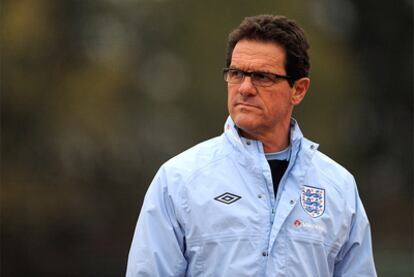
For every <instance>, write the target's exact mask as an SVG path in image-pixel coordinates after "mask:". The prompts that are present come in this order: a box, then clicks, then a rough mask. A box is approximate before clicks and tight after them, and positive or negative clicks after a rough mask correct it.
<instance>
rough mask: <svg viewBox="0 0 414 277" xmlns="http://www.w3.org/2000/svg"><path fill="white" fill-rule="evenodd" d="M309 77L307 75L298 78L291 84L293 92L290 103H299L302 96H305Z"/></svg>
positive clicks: (294, 104)
mask: <svg viewBox="0 0 414 277" xmlns="http://www.w3.org/2000/svg"><path fill="white" fill-rule="evenodd" d="M309 85H310V79H309V78H307V77H304V78H301V79H298V80H296V81H295V83H294V84H293V94H292V99H291V103H292V105H293V106H296V105H299V104H300V102H302V100H303V98H305V95H306V92H307V91H308V89H309Z"/></svg>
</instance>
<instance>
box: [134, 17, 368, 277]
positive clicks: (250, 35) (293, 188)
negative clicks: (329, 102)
mask: <svg viewBox="0 0 414 277" xmlns="http://www.w3.org/2000/svg"><path fill="white" fill-rule="evenodd" d="M308 48H309V46H308V42H307V39H306V37H305V34H304V32H303V31H302V29H301V28H300V27H299V26H298V25H297V24H296V23H295V22H294V21H292V20H289V19H287V18H286V17H283V16H270V15H261V16H254V17H249V18H246V19H245V20H244V21H243V22H242V23H241V25H240V26H239V27H238V28H236V29H235V30H234V31H233V32H232V33H231V34H230V35H229V41H228V53H227V68H226V69H225V70H224V78H225V80H226V81H227V83H228V110H229V113H230V116H229V118H228V119H227V122H226V123H225V127H224V133H223V134H222V135H221V136H220V137H216V138H213V139H211V140H208V141H206V142H203V143H201V144H199V145H197V146H195V147H193V148H191V149H189V150H187V151H185V152H184V153H182V154H180V155H178V156H176V157H174V158H172V159H171V160H169V161H168V162H166V163H165V164H164V165H163V166H162V167H161V168H160V170H159V171H158V173H157V174H156V176H155V178H154V180H153V182H152V183H151V185H150V187H149V189H148V192H147V195H146V197H145V200H144V204H143V207H142V210H141V213H140V216H139V220H138V224H137V227H136V230H135V234H134V238H133V242H132V246H131V249H130V253H129V260H128V268H127V276H300V277H302V276H312V277H313V276H376V272H375V267H374V261H373V256H372V246H371V237H370V227H369V223H368V219H367V216H366V214H365V211H364V208H363V206H362V203H361V200H360V198H359V196H358V192H357V189H356V185H355V181H354V178H353V177H352V175H351V174H350V173H349V172H348V171H346V170H345V169H344V168H343V167H341V166H340V165H339V164H337V163H336V162H334V161H333V160H331V159H330V158H328V157H327V156H325V155H324V154H322V153H321V152H319V151H318V150H317V148H318V145H317V144H316V143H313V142H311V141H309V140H307V139H306V138H304V137H303V135H302V133H301V131H300V129H299V126H298V124H297V123H296V121H295V120H294V119H292V118H291V114H292V110H293V107H294V106H296V105H298V104H299V103H300V102H301V101H302V100H303V98H304V96H305V95H306V92H307V90H308V88H309V84H310V79H309V77H308V72H309V67H310V65H309V58H308V54H307V50H308Z"/></svg>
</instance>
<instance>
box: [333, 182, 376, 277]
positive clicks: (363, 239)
mask: <svg viewBox="0 0 414 277" xmlns="http://www.w3.org/2000/svg"><path fill="white" fill-rule="evenodd" d="M354 184H355V182H354ZM354 203H355V214H354V216H353V218H352V223H351V227H350V231H349V233H348V240H347V241H346V242H345V244H344V245H343V247H342V248H341V250H340V252H339V254H338V256H337V258H336V262H335V268H334V274H333V276H335V277H339V276H341V277H352V276H361V277H372V276H377V273H376V270H375V265H374V257H373V253H372V242H371V230H370V225H369V221H368V217H367V215H366V213H365V210H364V207H363V205H362V202H361V199H360V198H359V196H358V192H357V190H356V187H355V202H354Z"/></svg>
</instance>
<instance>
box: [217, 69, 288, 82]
mask: <svg viewBox="0 0 414 277" xmlns="http://www.w3.org/2000/svg"><path fill="white" fill-rule="evenodd" d="M231 70H237V71H239V72H241V73H242V74H243V78H242V79H241V80H240V82H229V81H228V80H227V74H228V73H229V71H231ZM255 75H264V76H269V77H271V78H269V79H270V80H272V83H271V84H269V85H262V84H259V85H258V84H256V83H255V80H256V79H255V78H254V76H255ZM246 76H248V77H250V78H251V79H252V84H253V85H255V86H260V87H270V86H273V85H274V84H276V82H277V80H278V79H285V80H288V81H291V80H292V77H291V76H288V75H280V74H275V73H270V72H263V71H244V70H241V69H238V68H229V67H225V68H223V77H224V81H226V82H227V83H229V84H241V83H243V81H244V79H245V78H246ZM252 77H253V78H252Z"/></svg>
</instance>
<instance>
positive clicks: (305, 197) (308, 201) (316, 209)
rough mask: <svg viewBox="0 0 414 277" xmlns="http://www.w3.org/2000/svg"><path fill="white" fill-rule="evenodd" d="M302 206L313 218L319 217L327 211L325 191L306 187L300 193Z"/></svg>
mask: <svg viewBox="0 0 414 277" xmlns="http://www.w3.org/2000/svg"><path fill="white" fill-rule="evenodd" d="M300 204H301V205H302V208H303V209H304V210H305V212H306V213H307V214H308V215H310V216H311V217H319V216H321V215H323V212H324V211H325V189H321V188H315V187H311V186H304V187H303V189H302V192H301V193H300Z"/></svg>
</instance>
